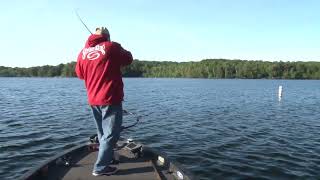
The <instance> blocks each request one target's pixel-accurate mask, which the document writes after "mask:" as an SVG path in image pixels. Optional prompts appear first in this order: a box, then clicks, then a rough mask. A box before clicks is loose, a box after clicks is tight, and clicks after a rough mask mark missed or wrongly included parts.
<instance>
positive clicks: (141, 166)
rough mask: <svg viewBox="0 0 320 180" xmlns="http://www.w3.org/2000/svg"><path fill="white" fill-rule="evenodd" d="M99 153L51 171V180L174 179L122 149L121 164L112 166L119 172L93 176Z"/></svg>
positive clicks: (119, 153) (118, 152)
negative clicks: (67, 166)
mask: <svg viewBox="0 0 320 180" xmlns="http://www.w3.org/2000/svg"><path fill="white" fill-rule="evenodd" d="M97 153H98V152H97V151H95V152H91V153H89V154H84V155H83V156H79V157H78V159H76V160H73V161H74V162H75V163H73V164H72V165H71V166H70V167H69V168H66V167H58V168H59V169H55V170H49V179H50V180H57V179H63V180H90V179H94V180H102V179H110V180H127V179H138V180H144V179H145V180H152V179H174V178H173V176H172V175H171V174H170V173H167V172H162V171H161V170H158V169H156V167H155V166H154V165H153V163H152V160H151V159H150V158H145V157H140V158H135V157H134V156H133V154H131V153H129V152H128V151H127V150H124V149H120V150H117V151H115V154H117V156H118V158H119V161H120V163H119V164H115V165H112V166H114V167H117V168H118V172H117V173H116V174H114V175H111V176H93V175H92V168H93V164H94V163H95V161H96V157H97Z"/></svg>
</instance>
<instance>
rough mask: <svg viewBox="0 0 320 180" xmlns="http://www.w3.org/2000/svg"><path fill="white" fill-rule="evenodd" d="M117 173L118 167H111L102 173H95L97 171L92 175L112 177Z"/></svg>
mask: <svg viewBox="0 0 320 180" xmlns="http://www.w3.org/2000/svg"><path fill="white" fill-rule="evenodd" d="M117 171H118V169H117V168H116V167H111V166H109V167H107V168H105V169H104V170H103V171H101V172H95V171H93V172H92V175H94V176H103V175H107V176H110V175H112V174H115V173H116V172H117Z"/></svg>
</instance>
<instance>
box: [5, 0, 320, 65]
mask: <svg viewBox="0 0 320 180" xmlns="http://www.w3.org/2000/svg"><path fill="white" fill-rule="evenodd" d="M319 7H320V1H319V0H90V1H89V0H83V1H80V0H78V1H76V0H73V1H68V0H28V1H27V0H5V1H1V2H0V22H1V28H0V39H1V41H0V53H1V57H0V66H10V67H16V66H17V67H30V66H41V65H46V64H48V65H58V64H59V63H67V62H70V61H75V60H76V57H77V54H78V52H79V51H80V50H81V48H82V47H83V45H84V42H85V40H86V39H87V37H88V35H89V33H88V32H87V30H86V29H85V28H84V27H83V25H82V24H81V23H80V21H79V20H78V19H77V16H76V15H75V13H74V9H77V10H78V12H79V14H80V16H81V17H82V18H83V20H84V21H85V23H86V24H87V26H88V27H89V28H91V29H92V31H94V29H95V27H97V26H101V25H103V26H106V27H108V29H109V31H110V34H111V39H112V40H113V41H117V42H119V43H121V44H122V46H123V47H124V48H126V49H128V50H130V51H131V52H132V54H133V56H134V58H135V59H140V60H157V61H164V60H166V61H178V62H181V61H199V60H202V59H205V58H226V59H247V60H266V61H279V60H282V61H320V10H319Z"/></svg>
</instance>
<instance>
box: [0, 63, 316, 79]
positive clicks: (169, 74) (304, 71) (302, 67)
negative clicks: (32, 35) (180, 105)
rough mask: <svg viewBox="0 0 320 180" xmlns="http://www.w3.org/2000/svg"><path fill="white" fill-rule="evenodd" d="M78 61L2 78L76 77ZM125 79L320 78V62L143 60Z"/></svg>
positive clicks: (7, 71) (6, 71)
mask: <svg viewBox="0 0 320 180" xmlns="http://www.w3.org/2000/svg"><path fill="white" fill-rule="evenodd" d="M75 64H76V62H70V63H67V64H59V65H57V66H50V65H45V66H36V67H29V68H18V67H15V68H12V67H4V66H0V77H57V78H60V77H76V74H75V72H74V69H75ZM122 72H123V77H137V78H138V77H149V78H201V79H320V62H313V61H309V62H282V61H279V62H268V61H247V60H226V59H206V60H202V61H199V62H170V61H162V62H159V61H139V60H134V61H133V63H132V64H131V65H130V66H128V67H126V68H123V71H122Z"/></svg>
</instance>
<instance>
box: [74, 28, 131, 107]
mask: <svg viewBox="0 0 320 180" xmlns="http://www.w3.org/2000/svg"><path fill="white" fill-rule="evenodd" d="M132 60H133V58H132V55H131V53H130V52H129V51H127V50H125V49H123V48H122V47H121V45H120V44H118V43H116V42H110V41H108V39H107V37H105V36H103V35H96V34H93V35H91V36H89V38H88V40H87V42H86V45H85V47H84V48H83V49H82V50H81V52H80V53H79V56H78V60H77V65H76V69H75V71H76V74H77V76H78V77H79V78H80V79H83V80H85V86H86V88H87V94H88V102H89V104H90V105H111V104H120V103H121V102H122V101H123V95H124V93H123V82H122V74H121V69H120V68H121V67H123V66H126V65H129V64H131V63H132Z"/></svg>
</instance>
